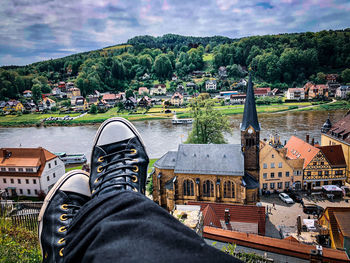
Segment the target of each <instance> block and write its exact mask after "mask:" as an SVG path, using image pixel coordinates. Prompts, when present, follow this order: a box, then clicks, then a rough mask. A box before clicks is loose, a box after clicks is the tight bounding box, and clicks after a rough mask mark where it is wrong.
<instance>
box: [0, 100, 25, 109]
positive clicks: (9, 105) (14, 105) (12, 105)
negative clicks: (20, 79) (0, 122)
mask: <svg viewBox="0 0 350 263" xmlns="http://www.w3.org/2000/svg"><path fill="white" fill-rule="evenodd" d="M23 110H24V107H23V104H22V103H21V102H19V101H18V100H9V101H8V102H6V104H5V107H4V108H3V111H4V112H13V111H23Z"/></svg>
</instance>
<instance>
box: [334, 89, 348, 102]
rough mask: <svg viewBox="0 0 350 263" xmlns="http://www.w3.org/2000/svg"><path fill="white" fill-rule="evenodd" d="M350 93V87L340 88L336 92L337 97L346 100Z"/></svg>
mask: <svg viewBox="0 0 350 263" xmlns="http://www.w3.org/2000/svg"><path fill="white" fill-rule="evenodd" d="M349 93H350V86H340V87H339V88H337V90H336V92H335V97H336V98H340V99H346V97H347V95H348V94H349Z"/></svg>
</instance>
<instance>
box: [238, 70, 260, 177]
mask: <svg viewBox="0 0 350 263" xmlns="http://www.w3.org/2000/svg"><path fill="white" fill-rule="evenodd" d="M259 142H260V124H259V121H258V115H257V112H256V105H255V98H254V90H253V83H252V78H251V74H249V81H248V87H247V96H246V100H245V104H244V113H243V120H242V123H241V146H242V152H243V154H244V169H245V171H246V172H248V173H249V174H250V175H252V176H253V177H254V178H255V179H256V180H257V181H258V180H259Z"/></svg>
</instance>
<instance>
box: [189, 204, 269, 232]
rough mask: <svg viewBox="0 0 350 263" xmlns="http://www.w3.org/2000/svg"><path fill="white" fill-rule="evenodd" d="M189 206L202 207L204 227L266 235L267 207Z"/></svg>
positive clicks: (229, 205)
mask: <svg viewBox="0 0 350 263" xmlns="http://www.w3.org/2000/svg"><path fill="white" fill-rule="evenodd" d="M188 205H191V206H193V205H195V206H200V208H201V212H202V214H203V226H211V227H217V228H221V229H226V230H231V231H239V232H244V233H251V234H257V235H263V236H264V235H265V224H266V219H265V218H266V215H265V207H263V206H260V207H258V206H254V205H234V204H224V203H209V202H196V201H189V202H188Z"/></svg>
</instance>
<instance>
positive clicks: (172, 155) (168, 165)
mask: <svg viewBox="0 0 350 263" xmlns="http://www.w3.org/2000/svg"><path fill="white" fill-rule="evenodd" d="M176 156H177V151H169V152H167V153H166V154H164V155H163V156H162V157H161V158H160V159H159V160H157V161H156V162H155V163H154V167H156V168H159V169H174V168H175V164H176Z"/></svg>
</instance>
